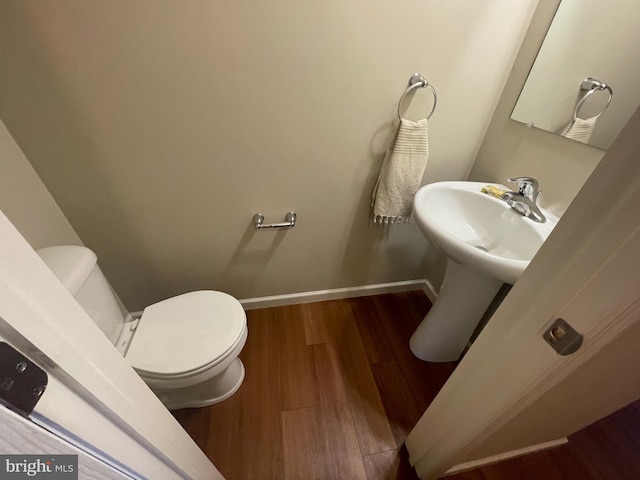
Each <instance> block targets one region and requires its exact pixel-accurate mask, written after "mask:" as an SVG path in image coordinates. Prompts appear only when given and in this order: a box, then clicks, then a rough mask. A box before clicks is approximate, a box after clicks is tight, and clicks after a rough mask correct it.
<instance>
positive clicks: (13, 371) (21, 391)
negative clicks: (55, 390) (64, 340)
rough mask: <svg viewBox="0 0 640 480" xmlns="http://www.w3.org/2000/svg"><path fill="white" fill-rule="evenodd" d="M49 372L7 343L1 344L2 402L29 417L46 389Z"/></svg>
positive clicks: (0, 386)
mask: <svg viewBox="0 0 640 480" xmlns="http://www.w3.org/2000/svg"><path fill="white" fill-rule="evenodd" d="M47 383H48V377H47V372H45V371H44V370H42V369H41V368H40V367H39V366H38V365H36V364H35V363H33V362H32V361H31V360H29V359H28V358H27V357H25V356H24V355H22V354H21V353H20V352H19V351H17V350H16V349H15V348H13V347H12V346H11V345H9V344H8V343H6V342H0V401H2V403H3V404H5V405H7V406H8V407H9V408H11V409H12V410H14V411H16V412H18V413H20V414H21V415H23V416H27V415H29V414H30V413H31V412H32V411H33V409H34V407H35V406H36V404H37V403H38V400H40V397H42V394H43V393H44V391H45V389H46V388H47Z"/></svg>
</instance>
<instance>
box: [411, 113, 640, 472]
mask: <svg viewBox="0 0 640 480" xmlns="http://www.w3.org/2000/svg"><path fill="white" fill-rule="evenodd" d="M639 136H640V113H639V111H636V113H635V115H634V116H633V117H632V118H631V120H630V121H629V123H628V124H627V126H626V127H625V129H624V130H623V131H622V133H621V134H620V136H619V137H618V139H617V140H616V142H615V143H614V145H613V146H612V147H611V148H610V149H609V151H608V153H607V154H606V155H605V157H604V158H603V160H602V161H601V163H600V165H599V166H598V167H597V168H596V170H595V171H594V173H593V174H592V176H591V177H590V178H589V180H588V181H587V183H586V184H585V185H584V187H583V189H582V190H581V191H580V192H579V194H578V195H577V197H576V199H575V200H574V202H573V203H572V204H571V206H570V207H569V209H568V210H567V212H566V213H565V215H564V216H563V217H562V219H561V221H560V222H559V224H558V225H557V227H556V229H555V230H554V231H553V232H552V234H551V235H550V237H549V238H548V239H547V241H546V242H545V244H544V245H543V246H542V248H541V249H540V251H539V252H538V254H537V255H536V257H535V258H534V259H533V261H532V262H531V264H530V266H529V268H528V269H527V270H525V272H524V274H523V275H522V277H521V278H520V280H518V282H517V283H516V284H515V285H514V287H513V289H512V290H511V292H510V294H509V295H508V296H507V298H506V299H505V301H504V302H503V304H502V305H501V306H500V308H499V309H498V310H497V311H496V313H495V314H494V316H493V317H492V319H491V321H490V322H489V324H488V325H487V327H486V328H485V330H484V331H483V332H482V334H481V335H480V336H479V338H478V339H477V340H476V342H475V343H474V345H473V346H472V348H471V349H470V350H469V352H468V353H467V355H466V356H465V358H464V359H463V360H462V362H461V363H460V365H459V366H458V368H457V369H456V370H455V372H454V373H453V375H452V376H451V378H450V379H449V381H448V382H447V383H446V385H445V386H444V387H443V389H442V390H441V392H440V393H439V394H438V396H437V397H436V399H435V400H434V401H433V403H432V404H431V405H430V406H429V408H428V409H427V411H426V412H425V414H424V415H423V417H422V418H421V419H420V421H419V422H418V424H417V425H416V427H415V428H414V430H413V431H412V432H411V433H410V435H409V436H408V438H407V441H406V445H407V448H408V450H409V454H410V461H411V463H412V465H414V466H415V467H416V470H417V472H418V474H419V475H420V477H421V478H423V479H431V478H437V477H438V476H440V475H442V474H444V473H445V472H446V471H447V469H449V468H450V467H452V466H453V465H454V463H460V461H465V460H464V457H465V454H466V453H469V452H472V451H473V450H474V448H477V447H478V446H479V445H481V444H482V442H483V441H484V440H486V439H487V438H489V437H490V436H491V435H492V434H493V433H495V432H496V431H498V430H499V429H500V428H501V427H502V426H504V425H505V424H506V423H507V422H508V421H509V420H511V419H513V418H515V417H516V416H517V415H518V414H519V413H522V412H523V411H524V409H525V408H527V407H528V406H530V405H532V404H533V403H534V402H535V401H536V400H538V399H539V398H541V397H542V396H543V395H544V394H545V393H547V392H549V391H550V390H551V389H552V388H553V387H554V386H556V385H558V384H559V383H560V382H562V381H563V380H564V379H566V378H567V377H568V376H569V375H570V374H571V373H573V372H575V371H577V370H578V369H580V368H581V366H582V365H583V364H584V363H585V362H587V361H588V360H589V359H591V358H594V357H595V356H596V355H597V354H598V352H600V351H601V350H602V349H603V348H604V347H605V346H606V345H607V344H609V343H610V342H611V341H612V340H614V339H615V338H616V337H617V336H619V335H623V334H624V331H625V329H627V328H629V327H630V326H632V325H634V324H635V323H636V322H638V321H640V275H639V274H638V272H640V161H638V159H639V158H640V142H639V141H638V138H639ZM558 317H562V318H565V319H566V320H567V321H568V322H569V323H570V324H571V325H572V326H573V327H574V328H575V329H576V330H578V332H580V333H582V334H583V335H584V344H583V346H582V347H581V348H580V349H579V350H578V351H577V352H576V353H574V354H573V355H571V356H566V357H563V356H560V355H558V354H556V353H555V351H554V350H553V349H552V348H551V347H550V346H549V345H547V344H546V342H545V341H544V340H543V339H542V333H543V332H544V331H545V330H546V329H547V328H548V327H549V325H550V324H551V323H552V322H553V320H555V319H556V318H558ZM611 381H612V382H615V381H618V382H624V381H625V379H624V378H620V379H611ZM616 407H617V408H619V407H620V405H617V403H616V399H612V402H611V408H612V410H611V411H613V410H615V409H616ZM567 408H570V407H567ZM548 413H549V416H548V418H547V419H546V420H547V421H549V422H553V421H554V416H555V415H561V411H560V409H558V411H551V412H548ZM593 415H594V417H592V418H589V419H585V422H584V426H586V425H588V424H589V423H591V422H593V421H595V420H597V419H598V418H599V417H597V416H595V413H594V414H593ZM523 433H526V432H523ZM567 433H568V434H569V433H573V432H567Z"/></svg>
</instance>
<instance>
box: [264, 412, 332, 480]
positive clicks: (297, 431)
mask: <svg viewBox="0 0 640 480" xmlns="http://www.w3.org/2000/svg"><path fill="white" fill-rule="evenodd" d="M282 438H283V444H284V455H285V458H286V459H287V461H286V463H285V467H284V478H285V480H301V479H310V480H313V479H318V480H324V479H326V478H328V477H327V475H326V474H325V471H324V461H323V457H322V450H323V443H322V438H321V435H320V432H319V423H318V416H317V412H316V407H306V408H299V409H297V410H288V411H286V412H282ZM256 478H260V477H256Z"/></svg>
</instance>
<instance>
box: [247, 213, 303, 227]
mask: <svg viewBox="0 0 640 480" xmlns="http://www.w3.org/2000/svg"><path fill="white" fill-rule="evenodd" d="M253 224H254V225H255V227H256V230H263V229H265V228H293V227H295V226H296V212H287V214H286V215H285V217H284V222H282V223H264V215H263V214H261V213H256V214H255V215H254V216H253Z"/></svg>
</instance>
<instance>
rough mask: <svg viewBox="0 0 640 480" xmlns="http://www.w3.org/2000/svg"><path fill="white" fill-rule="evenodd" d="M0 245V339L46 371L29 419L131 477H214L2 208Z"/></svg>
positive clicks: (211, 468)
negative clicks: (38, 397) (45, 382)
mask: <svg viewBox="0 0 640 480" xmlns="http://www.w3.org/2000/svg"><path fill="white" fill-rule="evenodd" d="M0 245H1V248H0V340H3V341H5V342H7V343H9V344H10V345H12V346H13V347H14V348H15V349H16V350H18V351H20V352H21V353H22V354H23V355H25V356H26V357H27V358H28V359H30V360H31V361H33V362H34V363H36V364H37V365H39V366H40V367H41V368H43V369H44V370H45V371H46V372H47V374H48V385H47V387H46V390H45V392H44V393H43V394H42V396H41V398H40V400H39V402H38V403H37V405H36V407H35V409H34V410H33V412H32V413H31V414H30V415H29V418H30V419H31V420H32V421H34V422H35V423H37V424H39V425H41V426H42V427H44V428H46V429H47V430H49V431H51V432H53V433H54V434H55V435H57V436H60V437H62V438H65V439H66V440H67V441H69V442H71V443H73V444H74V445H76V446H78V447H79V448H80V449H84V450H85V451H89V452H92V455H98V456H99V457H100V459H101V460H102V461H103V462H105V463H106V464H107V465H111V466H113V468H114V469H116V470H120V471H122V472H127V474H128V475H129V476H131V477H133V478H153V479H156V478H158V479H167V480H169V479H173V478H193V479H221V478H222V476H221V475H220V473H219V472H218V471H217V470H216V468H215V467H214V466H213V464H212V463H211V462H210V461H209V459H207V457H206V456H205V455H204V453H203V452H202V451H201V450H200V449H199V448H198V446H197V445H196V444H195V443H194V442H193V440H192V439H191V438H190V437H189V436H188V434H187V433H186V432H185V431H184V429H182V427H181V426H180V425H179V424H178V422H177V421H176V420H175V419H174V418H173V417H172V415H171V414H170V413H169V411H168V410H167V409H166V408H165V407H164V406H163V405H162V403H161V402H160V401H159V400H158V399H157V398H156V397H155V395H154V394H153V393H152V392H151V390H149V388H148V387H147V386H146V385H145V383H144V382H143V381H142V380H141V379H140V377H138V375H137V374H136V373H135V372H134V371H133V369H132V368H131V367H130V366H129V365H128V364H127V362H126V361H125V360H124V359H123V358H122V356H121V355H120V354H119V353H118V352H117V350H116V349H115V348H114V347H113V346H112V345H111V343H109V341H108V340H107V339H106V337H105V336H104V335H103V334H102V332H100V330H99V329H98V328H97V327H96V326H95V324H94V323H93V322H92V321H91V319H90V318H89V317H88V316H87V314H86V313H85V312H84V310H83V309H82V308H81V307H80V306H79V305H78V303H77V302H76V301H75V299H74V298H73V297H72V296H71V295H70V294H69V292H68V291H67V290H66V289H65V288H64V286H63V285H62V284H61V283H60V282H59V280H58V279H57V278H56V277H55V276H54V275H53V273H51V271H50V270H49V269H48V268H47V267H46V266H45V264H44V263H43V262H42V260H41V259H40V257H39V256H38V255H37V254H36V253H35V252H34V250H33V249H32V248H31V247H30V246H29V244H28V243H27V242H26V241H25V240H24V238H22V236H21V235H20V233H19V232H18V231H17V230H16V229H15V228H14V226H13V225H12V224H11V222H9V220H8V219H7V218H6V217H5V216H4V215H3V214H1V213H0ZM43 448H44V447H43ZM98 452H99V453H98ZM41 453H49V452H46V451H43V452H41ZM114 478H117V477H114Z"/></svg>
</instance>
